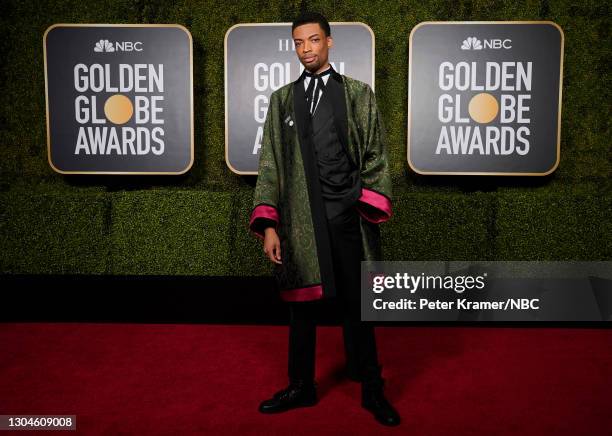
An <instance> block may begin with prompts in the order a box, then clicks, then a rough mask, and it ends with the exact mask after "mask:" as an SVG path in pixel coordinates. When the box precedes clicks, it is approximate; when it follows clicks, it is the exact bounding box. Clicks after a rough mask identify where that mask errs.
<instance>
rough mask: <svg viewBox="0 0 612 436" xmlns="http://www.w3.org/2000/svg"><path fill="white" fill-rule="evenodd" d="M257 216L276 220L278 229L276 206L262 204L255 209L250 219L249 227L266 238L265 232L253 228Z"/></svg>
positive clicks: (260, 237)
mask: <svg viewBox="0 0 612 436" xmlns="http://www.w3.org/2000/svg"><path fill="white" fill-rule="evenodd" d="M257 218H267V219H270V220H273V221H275V222H276V228H277V229H278V221H279V218H278V211H277V210H276V208H275V207H272V206H268V205H267V204H260V205H259V206H257V207H256V208H255V209H253V213H251V219H250V221H249V229H251V231H252V232H253V233H254V234H255V236H257V237H258V238H259V239H264V234H263V233H261V232H257V231H255V230H253V223H254V222H255V220H256V219H257Z"/></svg>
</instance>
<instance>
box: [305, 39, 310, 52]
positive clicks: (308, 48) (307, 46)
mask: <svg viewBox="0 0 612 436" xmlns="http://www.w3.org/2000/svg"><path fill="white" fill-rule="evenodd" d="M304 51H306V52H308V51H310V43H309V42H308V41H306V42H304Z"/></svg>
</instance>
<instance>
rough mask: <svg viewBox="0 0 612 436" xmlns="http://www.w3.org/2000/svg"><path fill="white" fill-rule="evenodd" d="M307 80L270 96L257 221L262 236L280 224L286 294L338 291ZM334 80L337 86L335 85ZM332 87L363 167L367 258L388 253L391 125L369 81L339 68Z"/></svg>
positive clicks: (253, 226)
mask: <svg viewBox="0 0 612 436" xmlns="http://www.w3.org/2000/svg"><path fill="white" fill-rule="evenodd" d="M302 80H303V75H302V76H300V78H299V79H298V80H296V81H295V82H292V83H289V84H287V85H285V86H283V87H282V88H280V89H278V90H276V91H274V92H273V93H272V95H271V97H270V104H269V107H268V113H267V117H266V121H265V124H264V132H263V139H262V147H261V156H260V159H259V176H258V178H257V185H256V187H255V193H254V199H253V210H252V213H251V217H250V223H249V228H250V230H251V231H252V232H253V234H254V235H255V236H257V237H259V238H260V239H263V237H264V233H263V227H264V226H263V225H262V224H265V222H266V220H271V221H272V222H273V223H274V225H275V226H276V230H277V233H278V235H279V238H280V243H281V261H282V265H279V264H275V267H274V275H275V277H276V279H277V282H278V285H279V289H280V291H281V298H282V299H283V300H285V301H310V300H317V299H321V298H326V297H328V296H331V295H335V283H334V279H333V274H332V271H333V267H332V265H331V257H330V253H329V249H328V248H329V238H328V235H327V227H326V221H325V218H324V214H325V212H324V207H323V202H322V198H321V194H320V189H319V190H318V189H317V187H318V170H316V162H314V159H316V158H315V157H314V155H311V154H310V150H312V149H313V147H312V143H311V142H310V136H309V135H308V133H307V131H308V129H307V128H308V123H309V122H310V121H309V120H310V118H309V114H308V112H307V108H306V103H305V100H304V90H303V88H304V85H303V83H302ZM332 80H335V81H336V82H335V83H333V84H332V85H334V86H330V82H331V81H332ZM334 90H336V91H334ZM325 92H336V98H335V99H334V100H333V101H335V102H336V103H335V110H334V118H335V122H336V126H339V127H340V129H339V130H338V131H339V132H340V133H341V134H339V137H341V138H342V141H341V142H342V145H343V147H344V149H345V152H347V153H348V156H349V159H351V160H352V162H353V163H355V164H356V165H357V167H356V168H360V175H361V184H362V191H361V192H362V195H361V198H359V201H358V202H357V203H356V205H355V206H354V207H356V208H357V211H358V212H359V214H360V228H361V239H362V244H363V253H364V260H382V259H381V256H382V253H381V242H380V229H379V224H380V223H382V222H385V221H387V220H388V219H389V218H390V217H391V215H392V210H391V195H392V192H391V178H390V174H389V158H388V152H387V147H386V143H385V134H384V127H383V123H382V119H381V116H380V112H379V110H378V108H377V106H376V99H375V96H374V92H373V91H372V89H371V88H370V86H369V85H368V84H366V83H364V82H361V81H359V80H356V79H353V78H351V77H348V76H344V75H340V74H338V73H337V72H335V71H332V76H331V77H330V79H329V81H328V84H327V86H326V88H325ZM342 97H344V98H342ZM342 101H344V102H345V106H342V105H341V102H342ZM267 222H268V223H269V222H270V221H267Z"/></svg>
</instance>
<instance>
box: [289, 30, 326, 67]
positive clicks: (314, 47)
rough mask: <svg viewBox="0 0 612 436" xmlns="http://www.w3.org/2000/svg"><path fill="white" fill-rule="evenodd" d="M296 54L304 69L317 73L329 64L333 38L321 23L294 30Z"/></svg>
mask: <svg viewBox="0 0 612 436" xmlns="http://www.w3.org/2000/svg"><path fill="white" fill-rule="evenodd" d="M293 42H294V43H295V52H296V53H297V55H298V58H299V59H300V62H301V63H302V65H304V68H306V69H307V70H308V71H312V72H317V71H318V70H319V69H320V68H321V67H323V66H325V64H327V59H328V52H329V48H330V47H331V46H332V45H333V43H334V42H333V40H332V37H331V36H327V37H326V36H325V32H324V31H323V29H322V28H321V26H319V23H307V24H302V25H301V26H298V27H296V28H295V29H294V30H293Z"/></svg>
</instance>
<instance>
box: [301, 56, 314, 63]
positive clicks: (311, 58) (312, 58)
mask: <svg viewBox="0 0 612 436" xmlns="http://www.w3.org/2000/svg"><path fill="white" fill-rule="evenodd" d="M315 58H316V56H307V57H305V58H304V62H306V63H310V62H312V61H314V60H315Z"/></svg>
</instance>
